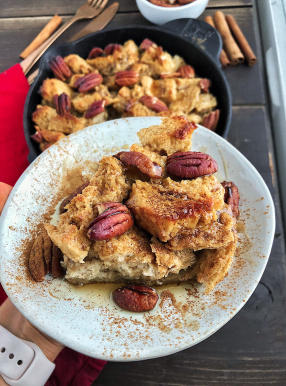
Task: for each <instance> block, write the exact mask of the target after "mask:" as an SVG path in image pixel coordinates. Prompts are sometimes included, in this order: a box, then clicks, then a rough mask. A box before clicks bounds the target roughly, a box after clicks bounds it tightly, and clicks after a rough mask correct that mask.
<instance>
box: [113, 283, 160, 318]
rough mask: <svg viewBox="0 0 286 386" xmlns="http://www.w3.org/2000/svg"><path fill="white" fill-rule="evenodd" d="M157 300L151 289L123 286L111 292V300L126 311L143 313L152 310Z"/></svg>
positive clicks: (156, 295) (157, 297)
mask: <svg viewBox="0 0 286 386" xmlns="http://www.w3.org/2000/svg"><path fill="white" fill-rule="evenodd" d="M158 299H159V296H158V294H157V293H156V292H155V290H154V289H153V288H151V287H145V286H144V287H143V286H140V285H125V286H124V287H121V288H117V289H116V290H115V291H114V292H113V300H114V301H115V303H116V304H117V305H119V307H121V308H123V309H124V310H127V311H133V312H143V311H150V310H152V309H153V308H154V307H155V306H156V304H157V301H158Z"/></svg>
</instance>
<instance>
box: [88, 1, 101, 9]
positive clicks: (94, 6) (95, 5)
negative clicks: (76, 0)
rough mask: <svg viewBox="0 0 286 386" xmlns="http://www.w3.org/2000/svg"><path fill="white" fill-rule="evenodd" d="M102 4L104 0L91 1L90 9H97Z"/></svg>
mask: <svg viewBox="0 0 286 386" xmlns="http://www.w3.org/2000/svg"><path fill="white" fill-rule="evenodd" d="M101 2H102V0H91V1H90V7H92V8H97V7H98V6H100V3H101Z"/></svg>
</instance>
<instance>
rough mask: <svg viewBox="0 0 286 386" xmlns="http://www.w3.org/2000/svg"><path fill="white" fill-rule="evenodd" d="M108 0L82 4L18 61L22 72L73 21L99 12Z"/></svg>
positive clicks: (26, 69) (28, 68) (25, 72)
mask: <svg viewBox="0 0 286 386" xmlns="http://www.w3.org/2000/svg"><path fill="white" fill-rule="evenodd" d="M107 1H108V0H89V1H87V3H85V4H84V5H82V6H81V7H80V8H79V9H78V10H77V11H76V13H75V15H74V16H73V17H71V18H70V19H69V20H68V21H67V22H66V23H65V24H64V25H63V26H62V27H61V28H60V29H59V30H58V31H57V32H55V33H54V34H53V35H52V36H51V37H50V38H49V39H48V40H46V41H45V43H43V44H42V45H41V46H40V47H39V48H37V49H36V50H35V51H34V52H32V53H31V54H30V55H29V56H28V57H27V58H26V59H24V60H22V62H21V63H20V65H21V67H22V70H23V72H24V74H27V73H28V72H29V71H30V69H31V68H32V67H33V65H34V64H35V63H36V62H37V61H38V60H39V59H40V57H41V56H42V55H43V53H44V52H46V50H47V49H48V48H49V47H50V45H51V44H52V43H53V42H54V41H55V40H56V39H57V38H58V37H59V36H60V35H61V34H62V33H63V32H64V31H65V30H66V29H67V28H68V27H70V26H71V25H72V24H73V23H74V22H76V21H77V20H81V19H92V18H93V17H95V16H97V15H99V14H100V12H101V11H102V10H103V8H104V7H105V5H106V3H107Z"/></svg>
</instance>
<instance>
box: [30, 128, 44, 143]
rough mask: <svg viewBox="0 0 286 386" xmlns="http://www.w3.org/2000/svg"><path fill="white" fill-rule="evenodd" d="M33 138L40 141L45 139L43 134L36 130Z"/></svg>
mask: <svg viewBox="0 0 286 386" xmlns="http://www.w3.org/2000/svg"><path fill="white" fill-rule="evenodd" d="M31 139H32V140H33V141H36V142H38V143H40V142H42V141H43V140H44V139H43V136H42V134H41V133H40V132H39V131H36V132H35V134H33V135H31Z"/></svg>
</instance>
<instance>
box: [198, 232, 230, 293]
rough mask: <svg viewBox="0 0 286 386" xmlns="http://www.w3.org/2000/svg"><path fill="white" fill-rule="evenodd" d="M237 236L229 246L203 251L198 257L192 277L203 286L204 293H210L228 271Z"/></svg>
mask: <svg viewBox="0 0 286 386" xmlns="http://www.w3.org/2000/svg"><path fill="white" fill-rule="evenodd" d="M236 242H237V235H236V234H235V239H234V240H233V241H232V242H230V243H229V244H227V245H225V246H224V247H222V248H219V249H204V250H202V251H201V252H200V253H199V255H198V261H197V262H196V263H195V264H194V266H193V276H194V277H196V279H197V281H198V282H199V283H202V284H204V286H205V291H206V293H210V292H211V291H212V290H213V289H214V287H215V286H216V285H217V284H218V283H219V282H221V281H222V280H223V279H224V278H225V277H226V276H227V273H228V271H229V269H230V266H231V263H232V260H233V256H234V253H235V249H236Z"/></svg>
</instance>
